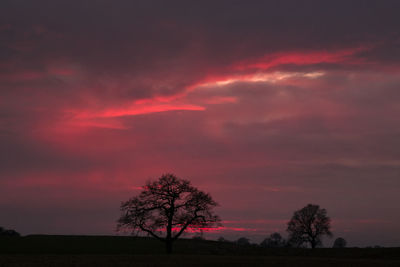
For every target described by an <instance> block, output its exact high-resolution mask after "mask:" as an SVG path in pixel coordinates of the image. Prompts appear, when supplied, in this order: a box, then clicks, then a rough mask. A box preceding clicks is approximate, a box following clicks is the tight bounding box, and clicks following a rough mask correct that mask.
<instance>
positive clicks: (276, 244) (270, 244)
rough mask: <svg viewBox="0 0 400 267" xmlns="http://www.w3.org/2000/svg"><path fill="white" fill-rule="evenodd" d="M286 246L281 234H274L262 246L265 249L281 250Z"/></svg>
mask: <svg viewBox="0 0 400 267" xmlns="http://www.w3.org/2000/svg"><path fill="white" fill-rule="evenodd" d="M285 244H286V242H285V239H283V238H282V236H281V235H280V234H279V233H273V234H271V235H270V236H269V237H268V238H266V239H264V240H263V241H262V242H261V243H260V246H262V247H264V248H280V247H284V246H285Z"/></svg>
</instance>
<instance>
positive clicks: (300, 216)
mask: <svg viewBox="0 0 400 267" xmlns="http://www.w3.org/2000/svg"><path fill="white" fill-rule="evenodd" d="M326 214H327V212H326V210H325V209H320V208H319V206H318V205H312V204H308V205H307V206H306V207H304V208H302V209H301V210H298V211H295V212H294V214H293V216H292V219H291V220H290V221H289V222H288V227H287V231H288V232H289V243H291V244H297V246H301V245H303V244H307V243H308V244H310V246H311V248H315V247H316V246H318V245H322V240H321V238H322V237H323V236H324V235H327V236H329V237H331V236H332V233H331V232H330V228H331V225H330V222H331V220H330V218H329V217H328V216H327V215H326Z"/></svg>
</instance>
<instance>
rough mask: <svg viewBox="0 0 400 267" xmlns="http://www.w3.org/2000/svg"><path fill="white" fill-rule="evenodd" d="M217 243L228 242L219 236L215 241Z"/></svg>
mask: <svg viewBox="0 0 400 267" xmlns="http://www.w3.org/2000/svg"><path fill="white" fill-rule="evenodd" d="M217 241H218V242H229V240H226V239H225V238H224V237H223V236H220V237H219V238H218V239H217Z"/></svg>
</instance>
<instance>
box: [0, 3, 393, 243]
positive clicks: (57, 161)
mask: <svg viewBox="0 0 400 267" xmlns="http://www.w3.org/2000/svg"><path fill="white" fill-rule="evenodd" d="M399 10H400V1H390V0H386V1H369V0H359V1H357V0H354V1H347V0H346V1H307V0H305V1H267V0H265V1H243V0H242V1H235V0H230V1H223V0H221V1H147V0H146V1H123V0H120V1H111V0H109V1H105V0H102V1H66V0H65V1H50V0H49V1H42V0H40V1H28V0H26V1H23V0H2V1H1V3H0V210H1V213H0V224H1V226H3V227H5V228H13V229H16V230H17V231H19V232H21V233H22V234H34V233H43V234H44V233H47V234H113V233H114V229H115V224H116V223H115V221H116V220H117V218H118V216H119V204H120V202H121V201H123V200H126V199H128V198H129V197H130V196H132V195H134V194H137V193H138V192H139V189H140V186H142V185H143V184H144V183H145V182H146V181H147V180H149V179H155V178H157V177H159V176H160V175H161V174H162V173H166V172H172V173H175V174H176V175H178V176H179V177H182V178H187V179H190V180H191V181H192V183H193V184H194V185H195V186H197V187H199V188H201V189H203V190H205V191H207V192H210V193H211V195H212V196H213V197H214V199H215V200H216V201H217V202H219V204H220V207H219V208H218V209H217V211H218V213H219V214H220V215H221V217H222V219H223V223H224V228H223V229H220V230H219V231H218V232H215V233H209V236H210V237H218V236H224V237H225V238H228V239H236V238H238V237H241V236H246V237H249V238H250V239H251V241H252V242H259V241H261V240H262V239H263V238H264V237H266V236H267V235H269V234H270V233H272V232H273V231H279V232H281V233H282V234H284V235H285V228H286V223H287V221H288V220H289V219H290V217H291V215H292V214H293V212H294V211H295V210H297V209H300V208H302V207H303V206H305V205H306V204H308V203H315V204H319V205H320V206H321V207H323V208H326V209H327V210H328V215H330V217H331V218H332V224H333V232H334V234H335V236H336V237H338V236H342V237H344V238H346V239H347V240H348V243H349V245H350V246H352V245H354V246H367V245H376V244H380V245H385V246H395V245H397V246H399V245H400V207H399V203H400V194H399V193H400V91H399V90H400V75H399V74H400V30H399V29H400V16H399V15H398V12H399ZM331 243H332V240H330V241H326V244H327V245H329V244H331Z"/></svg>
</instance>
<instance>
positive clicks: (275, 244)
mask: <svg viewBox="0 0 400 267" xmlns="http://www.w3.org/2000/svg"><path fill="white" fill-rule="evenodd" d="M196 238H198V237H196ZM217 241H218V242H226V243H235V244H237V245H239V246H257V247H262V248H301V247H303V248H306V247H307V246H306V245H305V244H303V245H300V246H299V244H298V243H293V241H292V240H290V239H289V240H286V239H284V238H283V237H282V235H281V234H280V233H277V232H275V233H272V234H271V235H270V236H269V237H267V238H265V239H264V240H263V241H262V242H261V243H259V244H257V243H251V242H250V239H248V238H246V237H240V238H239V239H237V240H235V241H230V240H228V239H225V238H224V237H222V236H221V237H220V238H218V240H217ZM321 246H322V245H321ZM346 246H347V241H346V240H345V239H344V238H342V237H338V238H336V239H335V242H334V243H333V246H332V247H333V248H345V247H346Z"/></svg>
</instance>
